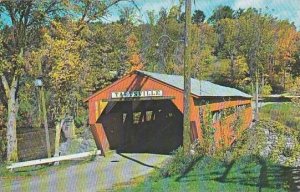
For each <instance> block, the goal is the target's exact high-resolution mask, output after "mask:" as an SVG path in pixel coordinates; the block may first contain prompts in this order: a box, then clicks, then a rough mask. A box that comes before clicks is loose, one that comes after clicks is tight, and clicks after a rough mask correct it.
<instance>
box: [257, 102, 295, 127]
mask: <svg viewBox="0 0 300 192" xmlns="http://www.w3.org/2000/svg"><path fill="white" fill-rule="evenodd" d="M260 116H261V117H262V118H265V119H271V120H273V121H278V122H280V123H282V124H284V125H286V126H288V127H290V128H292V129H297V130H300V109H299V107H297V106H296V105H295V104H294V103H282V104H276V105H275V104H270V105H266V106H264V107H262V108H261V111H260Z"/></svg>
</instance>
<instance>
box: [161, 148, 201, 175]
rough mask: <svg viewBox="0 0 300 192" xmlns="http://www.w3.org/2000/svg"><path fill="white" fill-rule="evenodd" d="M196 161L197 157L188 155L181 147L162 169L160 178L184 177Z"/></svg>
mask: <svg viewBox="0 0 300 192" xmlns="http://www.w3.org/2000/svg"><path fill="white" fill-rule="evenodd" d="M196 160H197V156H196V155H192V154H188V155H186V154H185V153H184V150H183V147H179V148H178V149H177V150H175V151H174V152H173V157H172V158H171V159H170V160H169V161H168V162H167V163H166V164H165V165H164V166H163V167H162V168H161V169H160V176H162V177H170V176H175V175H183V174H185V173H187V172H188V171H189V169H190V168H191V167H192V165H193V164H194V162H195V161H196Z"/></svg>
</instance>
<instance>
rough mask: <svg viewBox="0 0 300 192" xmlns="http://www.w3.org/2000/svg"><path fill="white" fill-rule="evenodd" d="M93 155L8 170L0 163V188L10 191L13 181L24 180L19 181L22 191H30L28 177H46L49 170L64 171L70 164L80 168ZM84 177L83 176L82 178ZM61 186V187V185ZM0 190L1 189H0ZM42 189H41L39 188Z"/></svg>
mask: <svg viewBox="0 0 300 192" xmlns="http://www.w3.org/2000/svg"><path fill="white" fill-rule="evenodd" d="M92 158H93V157H91V158H86V159H85V160H79V161H62V162H60V164H59V165H58V166H52V165H47V164H45V165H38V166H30V167H23V168H17V169H16V170H14V171H10V170H8V169H7V168H6V166H7V165H6V164H4V163H3V164H0V189H1V187H3V189H2V190H4V191H12V189H11V187H12V186H13V183H14V182H15V181H26V182H21V183H22V186H21V187H22V191H30V190H29V182H28V181H30V179H33V178H34V177H36V176H41V177H47V176H48V175H49V173H50V172H54V171H57V170H60V171H65V170H67V169H68V168H69V167H70V166H72V165H74V163H76V165H78V166H80V167H81V168H82V167H84V166H85V165H86V164H87V163H88V162H90V161H91V160H93V159H92ZM84 179H85V178H84V177H83V178H82V180H84ZM65 183H66V182H64V181H60V183H59V184H58V186H57V187H58V189H59V188H60V186H59V185H63V186H65ZM43 187H45V188H47V185H43V186H40V189H43ZM62 188H63V187H62ZM0 191H1V190H0ZM41 191H43V190H41Z"/></svg>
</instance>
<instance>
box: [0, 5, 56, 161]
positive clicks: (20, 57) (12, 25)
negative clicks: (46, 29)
mask: <svg viewBox="0 0 300 192" xmlns="http://www.w3.org/2000/svg"><path fill="white" fill-rule="evenodd" d="M59 4H60V3H59V1H46V0H44V1H36V0H27V1H1V2H0V10H1V13H6V14H7V15H8V17H9V19H10V21H9V22H8V23H4V29H3V30H4V31H5V38H4V39H3V40H2V42H1V43H2V45H3V47H4V51H3V54H2V55H1V60H2V62H1V66H0V77H1V86H0V88H2V89H3V92H5V97H3V98H2V99H4V100H5V103H7V105H6V106H7V113H8V117H7V161H17V160H18V155H17V137H16V118H17V114H18V108H19V102H18V90H19V86H20V80H21V78H22V77H23V75H24V74H25V71H24V70H25V62H24V53H25V52H27V51H29V50H30V49H32V48H33V47H34V46H36V45H37V41H38V38H36V36H38V35H37V34H38V32H39V30H38V28H39V27H40V26H41V25H43V24H44V23H45V22H46V21H47V19H48V18H49V17H50V16H53V15H55V13H56V11H57V10H58V9H57V8H58V6H59ZM28 45H30V46H28Z"/></svg>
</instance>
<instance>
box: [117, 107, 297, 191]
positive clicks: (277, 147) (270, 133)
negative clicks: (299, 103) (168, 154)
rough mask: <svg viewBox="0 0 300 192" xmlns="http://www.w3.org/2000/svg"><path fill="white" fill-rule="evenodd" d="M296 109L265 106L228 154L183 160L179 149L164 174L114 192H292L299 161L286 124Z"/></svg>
mask: <svg viewBox="0 0 300 192" xmlns="http://www.w3.org/2000/svg"><path fill="white" fill-rule="evenodd" d="M299 109H300V108H299V107H296V106H295V104H293V103H287V104H276V105H267V106H264V107H263V108H262V109H261V113H260V116H261V120H260V121H259V122H258V123H257V124H256V125H255V126H253V127H252V128H250V129H248V130H246V131H245V132H244V133H243V134H242V135H241V137H240V138H239V139H238V140H237V141H236V142H235V143H234V144H233V146H232V147H231V148H228V149H226V150H222V151H217V152H216V153H214V154H211V155H210V154H205V155H203V154H204V153H201V152H200V153H198V154H197V155H194V156H186V155H184V153H183V151H182V149H181V148H179V149H178V150H177V151H176V152H174V155H173V157H172V159H171V160H170V161H168V162H166V164H165V165H164V167H163V168H161V169H160V170H158V171H155V172H154V173H153V174H152V175H150V176H148V177H146V178H145V180H144V181H143V182H140V181H139V182H137V184H134V183H135V182H134V181H133V183H131V184H132V185H131V186H125V187H124V186H123V187H122V188H119V189H117V190H118V191H142V190H146V191H295V190H297V182H298V181H299V180H298V175H297V173H296V172H297V171H298V169H297V168H295V166H296V165H299V164H298V163H299V156H300V145H299V129H298V125H299V124H296V123H293V124H289V123H288V120H286V119H292V118H294V115H295V113H299V111H300V110H299ZM292 111H293V112H292ZM272 113H273V114H276V116H272V115H270V114H272ZM272 139H273V140H272Z"/></svg>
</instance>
